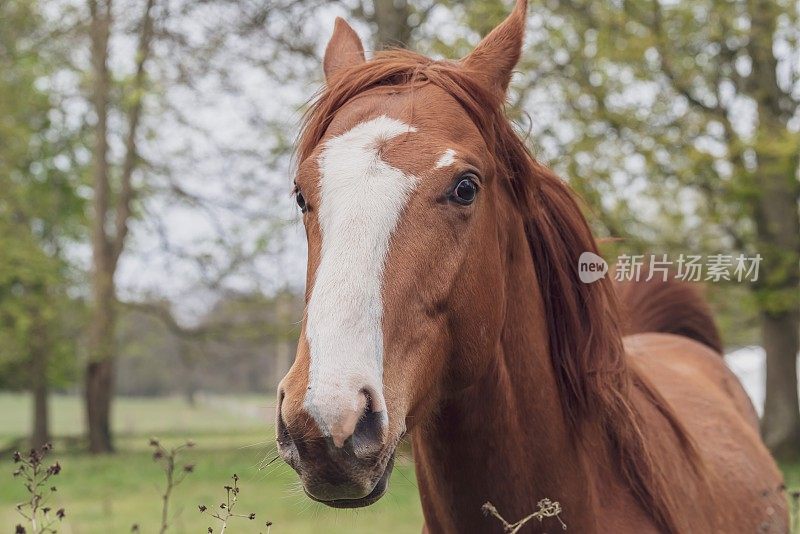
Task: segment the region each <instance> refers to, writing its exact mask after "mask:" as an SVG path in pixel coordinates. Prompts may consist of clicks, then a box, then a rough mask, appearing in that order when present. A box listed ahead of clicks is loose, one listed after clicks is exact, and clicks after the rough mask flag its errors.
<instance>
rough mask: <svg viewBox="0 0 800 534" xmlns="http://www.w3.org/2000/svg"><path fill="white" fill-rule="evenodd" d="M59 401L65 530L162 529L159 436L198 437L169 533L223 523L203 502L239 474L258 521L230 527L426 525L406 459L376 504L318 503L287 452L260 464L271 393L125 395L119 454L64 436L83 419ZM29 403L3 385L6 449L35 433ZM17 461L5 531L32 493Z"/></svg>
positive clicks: (3, 515)
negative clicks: (83, 447)
mask: <svg viewBox="0 0 800 534" xmlns="http://www.w3.org/2000/svg"><path fill="white" fill-rule="evenodd" d="M53 401H54V402H53V417H54V420H53V425H52V426H53V429H54V433H55V435H56V439H55V447H56V450H55V451H54V453H53V459H54V460H56V459H57V460H59V461H60V462H61V464H62V465H63V471H62V472H61V474H60V475H59V476H58V477H56V478H55V479H54V480H55V481H56V483H57V486H58V492H57V493H56V498H55V501H54V504H55V505H56V507H59V506H63V507H64V508H65V509H66V512H67V519H66V520H65V523H64V526H63V528H62V530H61V531H62V532H64V533H66V534H69V533H75V534H115V533H126V532H130V530H131V526H132V525H133V524H138V525H139V526H140V529H141V532H142V533H144V534H147V533H150V532H157V531H158V526H159V517H160V511H161V502H160V494H161V488H162V486H163V481H164V475H163V473H162V472H161V471H160V470H159V466H158V465H157V464H155V463H154V462H153V460H152V458H151V454H150V451H149V448H148V445H147V443H148V438H149V437H150V436H152V435H157V436H159V438H161V441H162V442H163V443H164V444H165V445H167V446H170V445H178V444H180V443H182V442H183V441H185V440H186V439H192V440H193V441H195V442H196V444H197V445H196V447H195V448H193V449H191V450H189V451H188V452H187V453H186V454H185V455H184V457H183V458H184V460H185V462H186V463H193V464H195V465H196V467H195V471H194V473H192V474H191V475H189V477H190V478H187V480H186V482H185V483H184V484H183V485H181V486H179V487H178V488H177V489H176V491H175V497H174V501H173V510H174V519H173V523H172V528H170V530H169V532H174V533H184V532H186V533H189V532H191V533H200V532H206V529H207V527H209V526H213V527H216V525H215V524H214V522H213V520H210V519H211V518H210V517H209V516H208V515H207V513H206V514H201V513H200V512H199V511H198V508H197V507H198V505H200V504H205V505H207V506H208V507H209V508H214V507H217V506H219V503H220V502H222V501H223V500H224V496H225V491H224V489H223V486H224V485H226V484H228V483H229V482H230V477H231V475H233V474H234V473H236V474H238V475H239V477H240V482H239V484H240V486H241V487H242V491H241V498H240V504H239V505H238V506H239V508H238V511H239V512H241V513H250V512H254V513H255V514H256V520H255V521H248V520H246V519H239V520H237V521H236V522H234V523H232V524H231V525H230V526H229V528H228V532H233V533H245V534H246V533H258V532H266V529H265V528H264V523H265V521H267V520H269V521H272V522H273V524H274V525H273V527H272V530H271V532H272V533H273V534H279V533H281V532H289V533H299V534H303V533H312V532H314V533H319V532H325V533H329V532H330V533H337V532H347V533H374V532H386V533H393V532H398V533H400V532H402V533H405V532H419V530H420V527H421V525H422V513H421V511H420V507H419V498H418V496H417V488H416V486H415V484H414V469H413V465H412V464H411V462H410V461H409V460H407V459H400V460H399V461H398V465H397V466H396V467H395V472H394V474H393V476H392V479H391V483H390V489H389V493H388V494H387V495H386V496H385V497H384V498H383V499H381V500H380V501H379V502H378V503H377V504H376V505H375V506H372V507H370V508H367V509H361V510H358V511H347V510H333V509H330V508H327V507H325V506H323V505H319V504H316V503H313V502H311V501H310V500H309V499H308V498H306V497H305V496H304V495H303V494H302V490H301V489H300V487H299V486H298V483H297V476H296V475H295V474H294V472H293V471H292V470H291V469H289V468H288V467H287V466H286V465H285V464H283V463H282V462H280V461H278V462H275V463H274V464H273V465H272V466H270V467H267V468H265V469H260V466H261V465H262V464H263V463H264V461H265V460H269V459H271V458H273V457H274V456H275V454H274V450H275V448H274V435H275V433H274V430H273V428H272V426H271V424H270V423H268V421H269V420H270V419H271V418H272V414H273V411H272V408H271V407H270V405H271V403H272V401H273V399H272V398H271V397H270V398H262V399H259V398H249V397H247V398H243V397H237V398H230V397H227V398H205V399H201V402H200V403H199V405H198V406H197V407H196V408H191V407H189V406H188V405H186V403H185V402H184V401H183V400H181V399H177V398H176V399H171V398H170V399H120V400H118V401H117V402H116V403H115V408H114V410H115V411H114V421H113V423H114V427H115V429H116V431H117V432H118V433H119V437H118V439H117V441H116V444H117V447H118V449H119V450H118V453H117V454H115V455H113V456H105V457H99V458H97V457H91V456H88V455H86V454H84V453H82V452H80V451H79V449H78V448H77V445H76V443H75V442H74V440H72V439H65V438H68V437H74V436H79V435H80V434H81V431H82V428H83V426H82V425H83V423H82V420H81V417H80V413H81V412H80V403H79V401H78V399H76V398H72V397H56V398H54V399H53ZM29 409H30V406H29V403H28V401H27V399H26V398H25V397H23V396H21V395H10V394H0V449H8V447H9V446H10V445H11V444H13V443H14V442H15V441H16V440H17V438H19V437H20V436H23V435H25V434H26V433H27V421H28V414H29ZM404 456H405V457H406V458H408V457H410V454H408V453H405V454H404ZM13 469H14V468H13V464H12V462H11V459H10V454H9V455H8V456H7V459H5V460H2V461H0V532H11V531H12V527H13V525H15V524H16V523H18V522H19V518H18V516H17V514H16V511H15V510H14V505H15V504H16V503H17V502H19V501H20V500H22V499H23V498H24V497H25V490H24V489H23V487H22V484H21V483H20V481H18V480H14V479H12V477H11V472H12V471H13ZM218 531H219V529H218V528H215V532H218Z"/></svg>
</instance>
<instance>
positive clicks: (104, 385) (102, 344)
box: [85, 258, 115, 453]
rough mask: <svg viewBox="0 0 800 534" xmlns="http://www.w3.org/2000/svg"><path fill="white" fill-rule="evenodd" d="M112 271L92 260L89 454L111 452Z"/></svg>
mask: <svg viewBox="0 0 800 534" xmlns="http://www.w3.org/2000/svg"><path fill="white" fill-rule="evenodd" d="M113 276H114V275H113V272H108V271H107V270H106V269H105V268H104V264H103V262H102V261H99V262H98V261H97V258H95V272H94V276H93V278H92V282H93V286H94V287H93V289H94V309H93V312H92V324H91V327H90V332H89V363H88V365H87V368H86V392H85V393H86V398H85V401H86V427H87V430H88V434H89V435H88V438H89V451H90V452H92V453H106V452H112V451H113V450H114V447H113V443H112V441H111V399H112V392H113V388H114V324H115V313H114V311H115V310H114V305H115V296H114V284H113Z"/></svg>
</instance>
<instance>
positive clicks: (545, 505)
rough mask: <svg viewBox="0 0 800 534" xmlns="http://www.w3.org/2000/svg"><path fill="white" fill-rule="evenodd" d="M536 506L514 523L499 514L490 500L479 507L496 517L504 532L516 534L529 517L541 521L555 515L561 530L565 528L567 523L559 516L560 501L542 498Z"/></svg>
mask: <svg viewBox="0 0 800 534" xmlns="http://www.w3.org/2000/svg"><path fill="white" fill-rule="evenodd" d="M536 506H537V507H538V508H539V509H538V510H536V511H535V512H533V513H532V514H531V515H529V516H527V517H524V518H522V519H520V520H519V521H517V522H516V523H509V522H508V521H506V519H505V518H504V517H503V516H501V515H500V512H498V511H497V508H495V506H494V505H493V504H492V503H490V502H487V503H486V504H484V505H483V506H482V507H481V509H482V510H483V513H485V514H486V515H490V516H492V517H495V518H497V520H498V521H500V523H502V524H503V530H504V531H505V532H506V534H517V532H519V531H520V529H521V528H522V527H523V526H525V523H527V522H528V521H530V520H531V519H534V518H535V519H538V520H539V522H540V523H541V522H542V520H543V519H544V518H545V517H555V518H556V519H558V522H559V523H561V528H562V530H567V525H566V524H565V523H564V522H563V521H562V520H561V517H559V515H560V514H561V503H559V502H558V501H551V500H550V499H542V500H541V501H539V502H538V503H536Z"/></svg>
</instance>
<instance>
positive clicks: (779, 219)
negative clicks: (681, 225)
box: [747, 0, 800, 459]
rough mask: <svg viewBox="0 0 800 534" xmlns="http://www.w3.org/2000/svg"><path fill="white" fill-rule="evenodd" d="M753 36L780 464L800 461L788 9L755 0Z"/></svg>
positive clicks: (797, 225)
mask: <svg viewBox="0 0 800 534" xmlns="http://www.w3.org/2000/svg"><path fill="white" fill-rule="evenodd" d="M747 6H748V11H749V13H750V18H751V31H750V35H749V38H750V39H749V41H748V44H747V49H748V52H749V54H750V57H751V58H752V64H753V72H752V75H751V77H750V83H751V85H752V87H751V94H752V97H753V98H754V100H755V101H756V103H757V104H758V130H757V136H756V144H755V151H756V157H757V161H758V169H757V171H756V173H755V174H756V183H755V184H754V185H755V186H757V187H758V189H759V196H758V202H757V203H756V206H755V217H754V219H755V227H756V233H757V235H758V246H759V250H758V252H759V253H760V254H761V255H762V256H763V258H764V261H763V272H762V273H761V276H760V277H759V280H758V284H757V286H756V290H757V295H758V303H759V308H760V310H759V311H760V315H761V321H762V332H763V336H764V337H763V340H762V342H763V344H764V349H765V350H766V353H767V384H766V389H767V397H766V403H765V405H764V419H763V421H762V424H761V430H762V433H763V436H764V441H765V442H766V444H767V445H768V446H769V448H770V449H771V450H772V452H773V454H774V455H775V456H776V457H777V458H780V459H792V458H800V408H798V398H797V351H798V342H799V340H798V335H800V334H798V329H800V212H798V201H800V182H798V163H799V161H800V150H799V149H798V147H797V140H796V139H797V137H796V134H792V133H791V132H790V130H789V128H788V122H789V119H790V118H791V117H792V116H793V115H794V114H795V112H796V107H795V106H794V105H793V104H792V103H791V99H790V98H789V95H787V94H786V93H785V92H784V91H783V90H782V89H781V87H780V84H779V83H778V78H777V69H778V61H777V59H776V57H775V54H774V44H775V40H776V35H777V33H776V32H777V27H778V19H779V17H780V14H781V9H780V7H779V6H778V4H777V3H775V2H771V1H769V0H749V1H748V2H747Z"/></svg>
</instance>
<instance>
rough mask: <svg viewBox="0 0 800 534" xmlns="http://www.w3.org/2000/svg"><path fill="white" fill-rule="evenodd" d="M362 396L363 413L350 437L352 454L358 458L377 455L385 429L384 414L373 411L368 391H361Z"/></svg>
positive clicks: (381, 445)
mask: <svg viewBox="0 0 800 534" xmlns="http://www.w3.org/2000/svg"><path fill="white" fill-rule="evenodd" d="M362 394H363V395H364V396H365V397H366V399H367V402H366V406H365V407H364V413H362V414H361V417H360V418H359V420H358V423H357V424H356V428H355V431H354V432H353V437H352V440H353V452H355V454H356V456H358V457H364V456H369V455H372V454H378V453H379V452H380V451H381V449H382V447H383V441H384V433H385V429H386V426H385V418H386V412H384V411H379V412H376V411H373V410H374V405H373V400H372V396H371V395H370V393H369V392H368V391H363V392H362Z"/></svg>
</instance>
